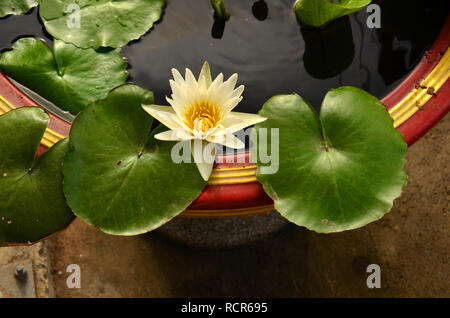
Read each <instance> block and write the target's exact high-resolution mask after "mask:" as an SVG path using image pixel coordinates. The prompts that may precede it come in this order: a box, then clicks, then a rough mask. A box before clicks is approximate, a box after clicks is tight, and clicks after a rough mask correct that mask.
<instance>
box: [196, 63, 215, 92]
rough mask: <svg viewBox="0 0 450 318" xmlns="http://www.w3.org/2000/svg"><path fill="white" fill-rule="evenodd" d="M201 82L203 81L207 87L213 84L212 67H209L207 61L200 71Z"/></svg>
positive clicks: (199, 78) (199, 79)
mask: <svg viewBox="0 0 450 318" xmlns="http://www.w3.org/2000/svg"><path fill="white" fill-rule="evenodd" d="M198 81H199V83H202V85H204V87H205V88H206V89H208V88H209V87H210V86H211V83H212V78H211V69H210V68H209V64H208V62H207V61H205V63H203V67H202V70H201V71H200V75H199V77H198Z"/></svg>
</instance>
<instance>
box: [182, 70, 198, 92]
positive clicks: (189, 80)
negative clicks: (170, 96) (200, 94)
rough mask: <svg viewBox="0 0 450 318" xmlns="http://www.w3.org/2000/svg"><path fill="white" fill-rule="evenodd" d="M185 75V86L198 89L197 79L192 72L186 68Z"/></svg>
mask: <svg viewBox="0 0 450 318" xmlns="http://www.w3.org/2000/svg"><path fill="white" fill-rule="evenodd" d="M185 77H186V84H187V88H188V89H191V90H195V91H197V89H198V83H197V80H196V79H195V77H194V74H192V71H191V70H190V69H188V68H186V73H185Z"/></svg>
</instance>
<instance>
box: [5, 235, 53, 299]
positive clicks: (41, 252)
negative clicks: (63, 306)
mask: <svg viewBox="0 0 450 318" xmlns="http://www.w3.org/2000/svg"><path fill="white" fill-rule="evenodd" d="M48 243H49V242H48V241H47V242H40V243H38V244H35V245H32V246H11V247H1V248H0V293H1V294H2V296H3V297H33V296H34V297H41V298H42V297H54V296H55V286H54V281H53V273H52V270H51V261H50V253H49V251H48ZM17 265H20V266H23V267H25V268H28V269H29V268H30V267H31V268H32V270H31V273H30V270H28V278H27V279H32V280H33V281H31V282H28V283H27V285H26V286H21V284H18V286H15V284H14V283H15V279H14V268H15V266H17ZM13 285H14V286H13ZM32 285H34V286H32ZM22 287H23V288H22ZM33 287H34V289H35V291H32V290H29V288H33Z"/></svg>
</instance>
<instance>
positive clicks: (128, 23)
mask: <svg viewBox="0 0 450 318" xmlns="http://www.w3.org/2000/svg"><path fill="white" fill-rule="evenodd" d="M164 4H165V1H164V0H121V1H117V0H79V1H76V5H77V7H74V6H73V5H74V1H73V0H41V4H40V8H39V14H40V16H41V19H42V21H43V22H44V25H45V28H46V30H47V31H48V33H50V34H51V35H52V36H54V37H55V38H57V39H60V40H63V41H65V42H70V43H73V44H75V45H76V46H79V47H83V48H88V47H93V48H96V49H97V48H99V47H115V48H119V47H123V46H124V45H126V44H127V43H128V42H130V41H131V40H137V39H139V38H140V37H141V36H142V35H143V34H145V33H146V32H147V31H148V30H150V28H151V27H152V26H153V23H154V22H156V21H158V20H159V18H160V17H161V15H162V12H163V7H164ZM77 16H78V17H79V20H78V22H79V24H77V20H76V19H77Z"/></svg>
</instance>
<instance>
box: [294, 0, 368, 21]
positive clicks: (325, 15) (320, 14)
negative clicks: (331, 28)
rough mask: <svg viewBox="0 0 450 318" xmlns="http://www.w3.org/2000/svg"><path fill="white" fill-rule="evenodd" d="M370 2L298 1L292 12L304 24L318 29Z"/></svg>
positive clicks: (338, 0) (347, 0) (355, 0)
mask: <svg viewBox="0 0 450 318" xmlns="http://www.w3.org/2000/svg"><path fill="white" fill-rule="evenodd" d="M370 2H371V0H298V1H297V2H296V3H295V6H294V11H295V14H296V15H297V18H298V19H299V20H300V21H301V22H303V23H304V24H307V25H310V26H313V27H320V26H323V25H324V24H326V23H328V22H330V21H332V20H334V19H337V18H339V17H342V16H344V15H348V14H352V13H354V12H357V11H359V10H361V9H362V8H364V7H365V6H367V5H368V4H370Z"/></svg>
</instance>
